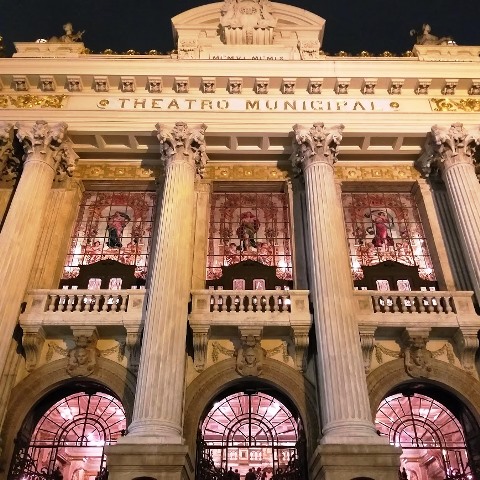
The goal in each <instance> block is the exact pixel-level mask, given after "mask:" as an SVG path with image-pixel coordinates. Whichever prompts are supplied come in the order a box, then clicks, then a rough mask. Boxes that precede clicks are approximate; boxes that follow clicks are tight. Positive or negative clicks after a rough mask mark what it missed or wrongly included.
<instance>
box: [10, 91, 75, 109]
mask: <svg viewBox="0 0 480 480" xmlns="http://www.w3.org/2000/svg"><path fill="white" fill-rule="evenodd" d="M8 98H9V100H10V105H12V106H14V107H16V108H35V107H40V108H62V107H63V106H64V105H63V101H64V99H65V98H66V95H43V96H38V95H30V94H26V95H18V96H16V97H12V96H11V95H9V96H8ZM2 107H3V105H2ZM3 108H7V107H6V106H5V107H3Z"/></svg>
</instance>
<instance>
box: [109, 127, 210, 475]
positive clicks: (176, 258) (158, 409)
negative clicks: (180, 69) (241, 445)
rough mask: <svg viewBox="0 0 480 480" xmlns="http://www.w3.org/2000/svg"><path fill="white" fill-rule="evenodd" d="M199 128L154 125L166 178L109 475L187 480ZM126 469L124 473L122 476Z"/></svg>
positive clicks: (201, 158)
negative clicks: (130, 388) (128, 396)
mask: <svg viewBox="0 0 480 480" xmlns="http://www.w3.org/2000/svg"><path fill="white" fill-rule="evenodd" d="M205 129H206V126H205V125H201V126H197V127H192V128H188V126H187V125H186V124H185V123H183V122H177V123H176V124H175V126H174V127H173V129H172V128H167V127H166V126H165V125H160V124H158V125H157V130H158V138H159V140H160V145H161V156H162V161H164V162H165V168H166V178H165V184H164V193H163V200H162V206H161V216H160V219H159V222H158V226H157V240H156V245H155V250H154V257H153V264H152V266H151V272H150V277H149V278H150V279H149V285H148V289H149V298H148V307H147V311H146V313H145V325H144V330H143V343H142V352H141V357H140V367H139V373H138V380H137V394H136V397H135V406H134V412H133V421H132V423H131V425H130V426H129V427H128V435H127V436H126V437H124V438H123V439H122V440H121V442H119V443H118V444H117V445H116V446H114V447H112V448H111V449H108V450H107V455H108V457H109V470H110V473H111V474H113V478H114V479H115V480H116V479H123V478H132V475H131V473H132V472H135V475H134V476H142V475H144V476H150V477H152V476H153V477H155V478H158V479H169V480H170V479H177V478H178V479H180V478H182V479H183V478H188V475H190V473H189V472H190V470H191V465H187V464H188V461H187V460H186V459H185V458H186V455H187V447H185V446H184V445H183V443H184V440H183V396H184V389H185V361H186V359H185V338H186V331H187V314H188V301H189V298H190V287H191V286H190V283H191V276H192V262H193V231H194V211H195V176H196V174H199V175H202V173H203V169H204V166H205V163H206V160H207V158H206V155H205V139H204V132H205ZM129 472H130V473H129Z"/></svg>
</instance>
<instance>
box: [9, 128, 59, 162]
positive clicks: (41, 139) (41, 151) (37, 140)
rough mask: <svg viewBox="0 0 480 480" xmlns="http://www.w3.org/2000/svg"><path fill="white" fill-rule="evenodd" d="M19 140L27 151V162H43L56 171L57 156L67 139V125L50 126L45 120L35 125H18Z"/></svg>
mask: <svg viewBox="0 0 480 480" xmlns="http://www.w3.org/2000/svg"><path fill="white" fill-rule="evenodd" d="M16 127H17V138H18V139H19V140H20V142H21V143H22V145H23V150H24V151H25V162H30V161H43V162H46V163H48V164H49V165H50V166H51V167H52V168H53V169H54V170H56V167H57V165H56V164H57V162H56V154H57V152H58V150H59V149H60V148H61V146H62V143H63V142H64V141H65V140H66V138H67V127H68V126H67V124H66V123H63V122H62V123H57V124H54V125H52V126H50V125H49V124H48V123H47V122H45V121H44V120H37V121H36V122H35V123H34V124H33V125H31V124H23V123H17V125H16Z"/></svg>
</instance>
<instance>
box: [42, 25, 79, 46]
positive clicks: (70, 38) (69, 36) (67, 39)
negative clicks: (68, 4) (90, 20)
mask: <svg viewBox="0 0 480 480" xmlns="http://www.w3.org/2000/svg"><path fill="white" fill-rule="evenodd" d="M63 30H64V31H65V34H64V35H62V36H61V37H51V38H49V39H48V42H49V43H73V42H78V41H79V40H81V39H82V35H83V34H84V33H85V30H83V31H82V32H77V33H73V26H72V24H71V23H70V22H68V23H66V24H65V25H64V26H63Z"/></svg>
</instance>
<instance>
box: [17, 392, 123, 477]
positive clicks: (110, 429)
mask: <svg viewBox="0 0 480 480" xmlns="http://www.w3.org/2000/svg"><path fill="white" fill-rule="evenodd" d="M37 418H38V417H37ZM32 423H33V422H32ZM29 424H31V422H29V421H26V422H25V426H24V428H23V430H22V431H21V432H20V434H19V436H18V438H17V444H16V452H15V455H14V458H13V461H12V467H11V469H10V474H9V480H19V479H22V480H30V479H36V480H42V479H50V478H55V475H57V476H59V475H58V474H57V473H56V472H60V473H61V474H62V475H63V478H68V479H70V478H72V479H75V480H77V479H78V480H82V479H84V478H90V477H92V476H95V475H96V474H97V473H98V472H100V471H101V470H102V469H104V467H105V456H104V447H105V445H112V444H114V443H116V441H117V439H118V438H119V437H120V436H121V435H122V433H123V431H125V429H126V418H125V410H124V408H123V406H122V404H121V403H120V401H119V400H117V399H116V398H114V397H113V396H112V395H109V394H107V393H103V392H77V393H72V394H70V395H68V396H66V397H64V398H62V399H60V400H58V401H56V402H55V403H54V404H53V405H51V406H50V407H49V408H47V410H46V411H44V413H43V414H41V416H40V419H39V420H38V421H37V422H36V423H35V424H34V425H33V427H32V428H31V429H29V428H28V425H29ZM30 432H31V434H30Z"/></svg>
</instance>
